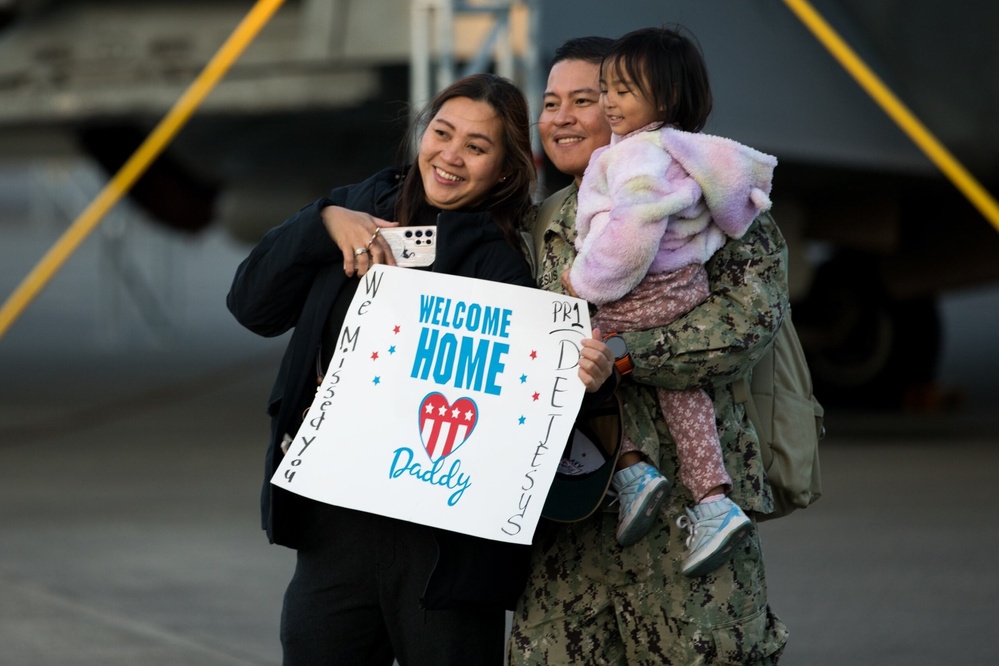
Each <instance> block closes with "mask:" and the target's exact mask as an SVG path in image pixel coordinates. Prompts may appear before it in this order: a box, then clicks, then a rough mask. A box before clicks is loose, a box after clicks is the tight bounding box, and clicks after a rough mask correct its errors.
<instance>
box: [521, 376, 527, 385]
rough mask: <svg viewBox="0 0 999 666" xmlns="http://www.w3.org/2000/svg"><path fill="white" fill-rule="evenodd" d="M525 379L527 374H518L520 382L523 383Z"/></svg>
mask: <svg viewBox="0 0 999 666" xmlns="http://www.w3.org/2000/svg"><path fill="white" fill-rule="evenodd" d="M526 381H527V375H521V376H520V383H521V384H523V383H524V382H526Z"/></svg>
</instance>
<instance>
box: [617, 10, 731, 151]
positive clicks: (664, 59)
mask: <svg viewBox="0 0 999 666" xmlns="http://www.w3.org/2000/svg"><path fill="white" fill-rule="evenodd" d="M608 66H609V67H613V68H614V73H615V74H617V75H618V77H620V78H622V79H627V80H629V81H631V82H632V84H633V85H634V86H635V87H637V88H638V90H639V91H640V92H641V93H642V95H643V96H644V97H645V99H647V100H648V101H649V102H650V103H651V104H652V105H653V106H654V107H655V108H656V109H658V110H659V118H658V120H659V121H660V122H661V123H662V124H663V125H672V126H675V127H677V128H679V129H681V130H684V131H687V132H699V131H701V129H703V128H704V123H706V122H707V120H708V115H709V114H710V113H711V105H712V97H711V85H710V83H708V68H707V65H705V63H704V56H703V54H702V53H701V49H700V46H699V45H698V43H697V40H696V39H695V38H694V36H693V35H692V34H690V32H689V31H687V30H686V29H684V28H680V27H676V28H675V29H673V28H643V29H641V30H635V31H633V32H629V33H628V34H627V35H624V36H623V37H620V38H619V39H617V40H616V41H615V42H614V44H613V45H611V47H610V50H609V51H608V52H607V55H606V56H604V61H603V63H602V64H601V66H600V70H601V71H600V77H601V78H604V68H605V67H608Z"/></svg>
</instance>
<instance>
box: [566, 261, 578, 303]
mask: <svg viewBox="0 0 999 666" xmlns="http://www.w3.org/2000/svg"><path fill="white" fill-rule="evenodd" d="M562 288H563V289H565V293H567V294H569V295H570V296H572V297H573V298H579V294H577V293H576V290H575V289H573V288H572V280H570V279H569V269H568V268H567V269H565V270H564V271H562Z"/></svg>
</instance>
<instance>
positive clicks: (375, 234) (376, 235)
mask: <svg viewBox="0 0 999 666" xmlns="http://www.w3.org/2000/svg"><path fill="white" fill-rule="evenodd" d="M379 231H381V229H375V233H373V234H371V240H369V241H368V247H371V244H372V243H374V242H375V239H376V238H378V232H379Z"/></svg>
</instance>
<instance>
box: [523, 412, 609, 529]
mask: <svg viewBox="0 0 999 666" xmlns="http://www.w3.org/2000/svg"><path fill="white" fill-rule="evenodd" d="M620 444H621V406H620V403H619V402H618V400H617V397H616V396H615V397H614V398H612V399H611V400H609V401H608V402H607V403H605V404H604V405H601V406H600V407H597V408H595V409H590V410H586V411H585V412H581V413H580V415H579V416H578V417H577V418H576V422H575V424H573V428H572V433H571V434H570V435H569V440H568V441H567V442H566V445H565V450H564V451H563V453H562V460H561V462H560V463H559V467H558V471H557V472H556V473H555V480H554V481H553V482H552V487H551V490H549V491H548V497H547V499H545V505H544V507H543V508H542V509H541V515H542V517H544V518H547V519H548V520H553V521H555V522H559V523H572V522H576V521H579V520H583V519H584V518H588V517H589V516H591V515H593V513H594V512H595V511H596V510H597V509H598V508H600V505H601V503H602V502H603V499H604V496H605V495H606V494H607V489H608V488H609V487H610V482H611V477H613V476H614V472H615V471H616V470H617V459H618V456H619V455H621V446H620Z"/></svg>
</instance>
